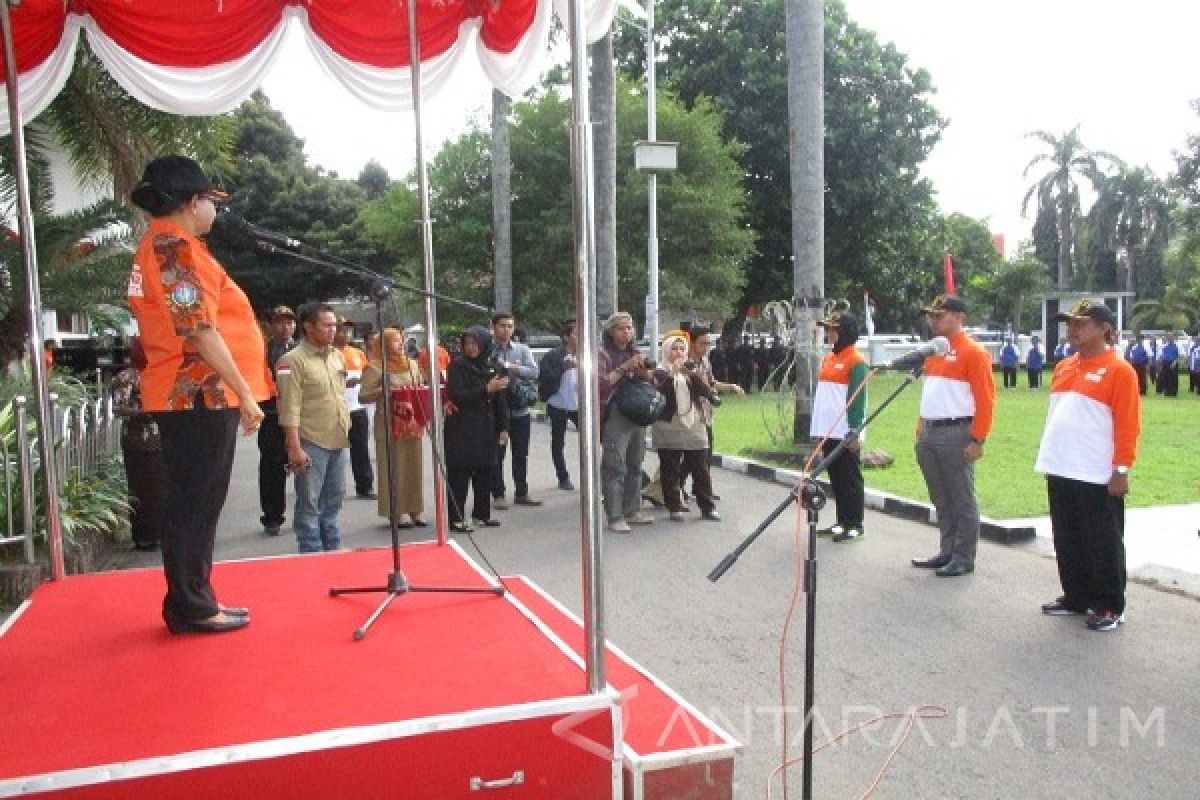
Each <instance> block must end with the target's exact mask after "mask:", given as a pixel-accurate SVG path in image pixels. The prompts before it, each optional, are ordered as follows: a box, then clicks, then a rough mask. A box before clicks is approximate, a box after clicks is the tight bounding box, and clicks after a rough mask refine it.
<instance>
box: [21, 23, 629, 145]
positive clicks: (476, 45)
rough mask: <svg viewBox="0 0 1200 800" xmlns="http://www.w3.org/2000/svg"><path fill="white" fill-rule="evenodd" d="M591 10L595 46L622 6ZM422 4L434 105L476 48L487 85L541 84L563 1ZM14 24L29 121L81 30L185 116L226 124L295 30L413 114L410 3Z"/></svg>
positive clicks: (115, 68)
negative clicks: (211, 117) (219, 118)
mask: <svg viewBox="0 0 1200 800" xmlns="http://www.w3.org/2000/svg"><path fill="white" fill-rule="evenodd" d="M583 1H584V7H585V12H584V13H585V18H586V19H587V27H588V30H587V31H586V34H587V37H588V40H589V41H594V40H595V39H598V38H600V37H601V36H603V35H604V33H605V32H607V30H608V28H609V25H610V24H611V23H612V16H613V13H614V10H615V8H616V0H583ZM416 2H417V27H418V35H419V40H420V43H421V87H422V92H423V93H424V95H425V96H432V95H434V94H435V93H436V92H437V91H438V89H439V88H441V87H442V86H443V85H445V84H446V83H447V80H448V78H449V76H450V75H451V74H452V73H453V72H454V70H455V68H456V67H457V65H458V64H459V62H460V61H462V59H463V58H465V57H467V54H468V53H469V52H470V51H471V50H472V49H473V50H474V51H475V53H476V56H477V58H478V63H479V65H480V67H481V69H482V71H483V74H484V76H486V79H487V80H488V81H489V82H490V83H491V84H492V85H493V86H495V87H496V88H498V89H500V90H501V91H503V92H505V93H506V94H509V95H516V94H519V93H521V92H522V91H524V90H525V89H527V88H529V87H530V86H532V85H533V84H534V83H535V82H536V81H537V79H538V77H539V75H540V74H541V71H542V67H543V64H544V61H545V59H546V56H547V53H548V37H549V33H550V30H551V23H552V13H553V9H552V5H553V4H554V2H555V0H416ZM557 3H558V4H559V5H562V6H565V2H564V0H557ZM559 13H560V16H561V17H562V18H563V19H565V18H566V14H565V11H563V10H561V9H560V12H559ZM12 18H13V39H14V46H15V49H16V59H17V71H18V75H19V88H20V99H21V112H22V115H23V116H24V118H25V119H26V120H30V119H32V118H33V117H35V116H36V115H37V114H39V113H41V111H43V110H44V109H45V108H46V106H47V105H49V104H50V101H51V100H53V99H54V96H55V95H56V94H58V92H59V91H60V90H61V89H62V86H63V84H64V83H65V82H66V80H67V76H68V75H69V74H70V71H71V66H72V64H73V62H74V57H75V47H76V45H77V44H78V42H79V35H80V32H81V31H83V32H86V34H87V37H88V43H89V44H90V45H91V48H92V50H93V51H94V52H95V53H96V55H97V56H98V57H99V58H100V60H101V61H102V62H103V63H104V66H105V68H106V69H107V70H108V71H109V72H110V73H111V74H112V75H113V77H114V78H115V79H116V80H117V81H118V82H119V83H120V84H121V86H123V87H124V88H125V90H126V91H128V92H129V93H130V94H131V95H133V96H134V97H136V98H137V99H138V100H140V101H141V102H143V103H145V104H146V105H148V106H151V107H153V108H157V109H160V110H163V111H169V112H172V113H176V114H219V113H222V112H225V111H229V110H231V109H233V108H235V107H236V106H237V105H238V104H239V103H241V102H242V101H243V100H244V99H245V98H246V97H248V96H249V95H250V94H251V93H252V92H253V91H254V90H255V88H257V87H258V86H259V84H260V83H261V82H262V80H263V77H264V76H265V75H266V74H267V72H268V71H269V70H270V69H271V67H272V66H273V65H274V63H275V61H276V58H277V56H278V53H279V45H280V43H281V42H282V40H283V35H284V32H285V30H286V28H287V26H288V24H289V23H293V21H294V24H297V25H299V26H300V27H301V28H302V29H303V31H304V32H305V35H306V38H307V41H308V44H309V46H310V47H311V48H312V51H313V53H314V55H315V56H316V58H317V60H318V61H319V62H320V63H321V64H322V65H323V66H324V68H325V69H326V70H327V71H328V72H329V73H330V74H331V75H332V76H333V77H334V78H335V79H336V80H338V81H340V82H341V83H342V84H343V85H344V86H345V87H346V89H347V90H349V91H350V92H351V93H353V94H354V95H355V96H357V97H358V98H360V99H361V100H362V101H363V102H365V103H366V104H368V105H369V106H371V107H373V108H377V109H380V110H385V111H400V110H406V109H409V108H411V107H412V97H411V94H412V85H411V78H410V74H409V45H408V10H407V7H406V4H405V2H404V0H24V2H22V3H21V5H19V6H17V7H16V8H14V9H13V12H12ZM3 74H4V69H3V64H2V63H0V76H2V75H3ZM8 130H9V121H8V109H7V108H6V107H4V108H0V133H7V132H8Z"/></svg>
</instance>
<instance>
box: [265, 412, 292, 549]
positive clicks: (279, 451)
mask: <svg viewBox="0 0 1200 800" xmlns="http://www.w3.org/2000/svg"><path fill="white" fill-rule="evenodd" d="M259 407H260V408H262V410H263V414H264V415H265V416H263V421H262V425H260V426H259V428H258V502H259V506H260V507H261V508H262V516H261V517H260V518H259V522H261V523H262V524H263V527H264V528H279V527H282V526H283V523H284V521H285V519H286V517H285V516H284V509H285V508H287V477H288V476H287V470H286V466H287V445H286V442H285V440H284V436H283V428H281V427H279V412H278V411H277V410H276V407H275V398H271V399H270V400H265V401H263V402H262V403H260V404H259Z"/></svg>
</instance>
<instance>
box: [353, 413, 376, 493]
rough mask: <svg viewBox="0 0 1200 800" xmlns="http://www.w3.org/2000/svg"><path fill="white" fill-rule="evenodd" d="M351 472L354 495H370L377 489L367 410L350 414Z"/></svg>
mask: <svg viewBox="0 0 1200 800" xmlns="http://www.w3.org/2000/svg"><path fill="white" fill-rule="evenodd" d="M348 436H349V438H350V470H351V472H353V473H354V493H355V494H357V495H359V496H360V497H361V496H362V495H368V494H370V493H371V491H372V490H373V489H374V487H375V471H374V470H373V469H371V449H370V445H369V444H368V442H369V441H370V438H371V422H370V420H369V419H368V418H367V410H366V409H365V408H360V409H358V410H357V411H351V412H350V433H349V434H348Z"/></svg>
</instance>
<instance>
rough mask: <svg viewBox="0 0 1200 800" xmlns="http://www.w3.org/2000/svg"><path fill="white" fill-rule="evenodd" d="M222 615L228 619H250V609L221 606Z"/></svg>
mask: <svg viewBox="0 0 1200 800" xmlns="http://www.w3.org/2000/svg"><path fill="white" fill-rule="evenodd" d="M221 613H222V614H224V615H225V616H227V617H248V616H250V609H248V608H241V607H239V606H221Z"/></svg>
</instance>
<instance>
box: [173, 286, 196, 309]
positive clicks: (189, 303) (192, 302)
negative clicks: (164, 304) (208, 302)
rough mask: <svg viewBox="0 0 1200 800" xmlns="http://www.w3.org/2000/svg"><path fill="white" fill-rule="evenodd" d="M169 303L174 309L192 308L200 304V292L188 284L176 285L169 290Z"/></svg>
mask: <svg viewBox="0 0 1200 800" xmlns="http://www.w3.org/2000/svg"><path fill="white" fill-rule="evenodd" d="M170 302H171V305H173V306H175V307H176V308H194V307H195V306H197V305H198V304H199V302H200V290H199V289H198V288H196V287H195V286H193V285H192V284H190V283H177V284H175V287H174V288H173V289H171V298H170Z"/></svg>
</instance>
